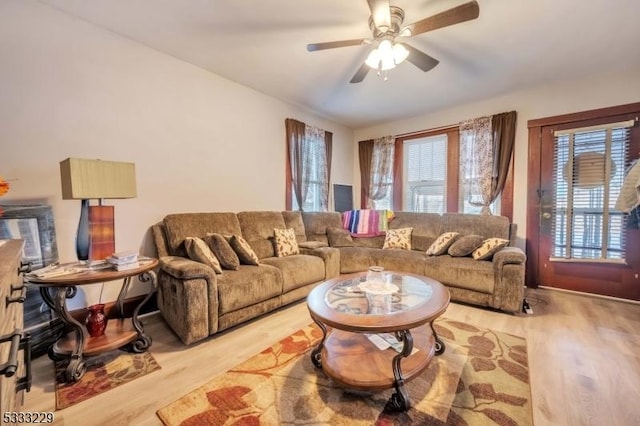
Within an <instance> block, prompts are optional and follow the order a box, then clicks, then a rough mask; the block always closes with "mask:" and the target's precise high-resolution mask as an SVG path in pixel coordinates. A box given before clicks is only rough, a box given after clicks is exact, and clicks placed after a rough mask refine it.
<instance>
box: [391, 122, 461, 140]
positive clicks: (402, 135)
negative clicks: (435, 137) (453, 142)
mask: <svg viewBox="0 0 640 426" xmlns="http://www.w3.org/2000/svg"><path fill="white" fill-rule="evenodd" d="M458 127H460V125H458V124H449V125H447V126H440V127H434V128H432V129H426V130H419V131H415V132H407V133H402V134H400V135H396V136H395V138H396V139H398V138H407V137H409V136H416V135H421V134H424V133H432V132H441V131H443V130H453V129H457V128H458Z"/></svg>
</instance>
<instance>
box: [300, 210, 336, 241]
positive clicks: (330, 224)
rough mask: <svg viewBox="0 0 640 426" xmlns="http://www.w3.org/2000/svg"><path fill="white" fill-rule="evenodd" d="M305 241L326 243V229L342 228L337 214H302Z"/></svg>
mask: <svg viewBox="0 0 640 426" xmlns="http://www.w3.org/2000/svg"><path fill="white" fill-rule="evenodd" d="M302 221H303V222H304V229H305V232H306V234H307V240H311V241H322V242H323V243H328V242H329V241H328V239H327V228H342V219H341V216H340V213H338V212H302Z"/></svg>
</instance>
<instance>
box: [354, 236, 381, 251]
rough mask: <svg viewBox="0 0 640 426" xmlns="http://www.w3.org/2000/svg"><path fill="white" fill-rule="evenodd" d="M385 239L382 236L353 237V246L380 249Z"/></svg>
mask: <svg viewBox="0 0 640 426" xmlns="http://www.w3.org/2000/svg"><path fill="white" fill-rule="evenodd" d="M385 238H386V237H385V236H384V235H377V236H375V237H353V246H354V247H367V248H378V249H381V248H382V246H383V245H384V240H385Z"/></svg>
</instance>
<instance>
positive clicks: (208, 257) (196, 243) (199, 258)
mask: <svg viewBox="0 0 640 426" xmlns="http://www.w3.org/2000/svg"><path fill="white" fill-rule="evenodd" d="M184 246H185V249H186V250H187V254H188V255H189V259H191V260H195V261H196V262H200V263H204V264H205V265H209V266H210V267H211V268H212V269H213V271H214V272H215V273H216V274H221V273H222V267H221V266H220V262H219V261H218V258H217V257H216V255H215V254H213V252H212V251H211V248H210V247H209V245H208V244H207V243H205V242H204V241H203V240H202V239H201V238H198V237H187V238H185V240H184Z"/></svg>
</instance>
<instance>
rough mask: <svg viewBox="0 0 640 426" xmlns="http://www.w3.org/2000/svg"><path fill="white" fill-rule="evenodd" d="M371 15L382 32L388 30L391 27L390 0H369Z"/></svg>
mask: <svg viewBox="0 0 640 426" xmlns="http://www.w3.org/2000/svg"><path fill="white" fill-rule="evenodd" d="M367 3H368V4H369V10H371V17H372V18H373V23H374V24H375V26H376V28H377V29H379V30H380V31H382V32H386V31H387V30H388V29H389V28H391V9H390V8H389V0H367Z"/></svg>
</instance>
